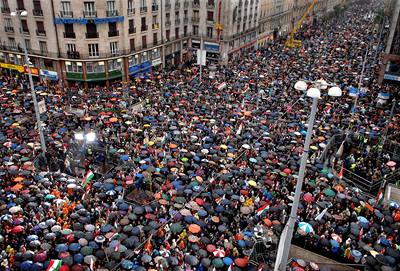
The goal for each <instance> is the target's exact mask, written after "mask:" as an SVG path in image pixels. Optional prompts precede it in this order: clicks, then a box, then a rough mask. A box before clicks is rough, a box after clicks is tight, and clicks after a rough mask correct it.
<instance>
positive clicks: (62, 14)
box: [60, 10, 74, 18]
mask: <svg viewBox="0 0 400 271" xmlns="http://www.w3.org/2000/svg"><path fill="white" fill-rule="evenodd" d="M60 17H63V18H72V17H74V13H73V12H72V11H70V10H61V11H60Z"/></svg>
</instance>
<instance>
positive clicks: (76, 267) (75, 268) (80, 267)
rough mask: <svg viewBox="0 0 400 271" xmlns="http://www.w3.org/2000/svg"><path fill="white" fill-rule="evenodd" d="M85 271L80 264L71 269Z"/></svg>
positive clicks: (72, 270)
mask: <svg viewBox="0 0 400 271" xmlns="http://www.w3.org/2000/svg"><path fill="white" fill-rule="evenodd" d="M83 270H85V269H84V268H83V266H82V265H80V264H75V265H74V266H72V268H71V271H83Z"/></svg>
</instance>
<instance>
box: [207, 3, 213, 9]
mask: <svg viewBox="0 0 400 271" xmlns="http://www.w3.org/2000/svg"><path fill="white" fill-rule="evenodd" d="M214 8H215V4H214V3H207V9H214Z"/></svg>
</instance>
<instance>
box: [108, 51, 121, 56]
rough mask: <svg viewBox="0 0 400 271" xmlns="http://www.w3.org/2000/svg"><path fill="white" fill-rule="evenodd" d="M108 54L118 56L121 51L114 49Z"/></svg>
mask: <svg viewBox="0 0 400 271" xmlns="http://www.w3.org/2000/svg"><path fill="white" fill-rule="evenodd" d="M110 54H111V56H119V55H121V52H120V51H118V50H116V51H112V52H111V53H110Z"/></svg>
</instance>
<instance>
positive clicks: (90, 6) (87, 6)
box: [84, 2, 96, 12]
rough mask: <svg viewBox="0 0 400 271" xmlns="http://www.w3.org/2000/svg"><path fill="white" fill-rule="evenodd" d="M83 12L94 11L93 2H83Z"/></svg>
mask: <svg viewBox="0 0 400 271" xmlns="http://www.w3.org/2000/svg"><path fill="white" fill-rule="evenodd" d="M84 7H85V11H89V12H90V11H96V9H95V6H94V2H84Z"/></svg>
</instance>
